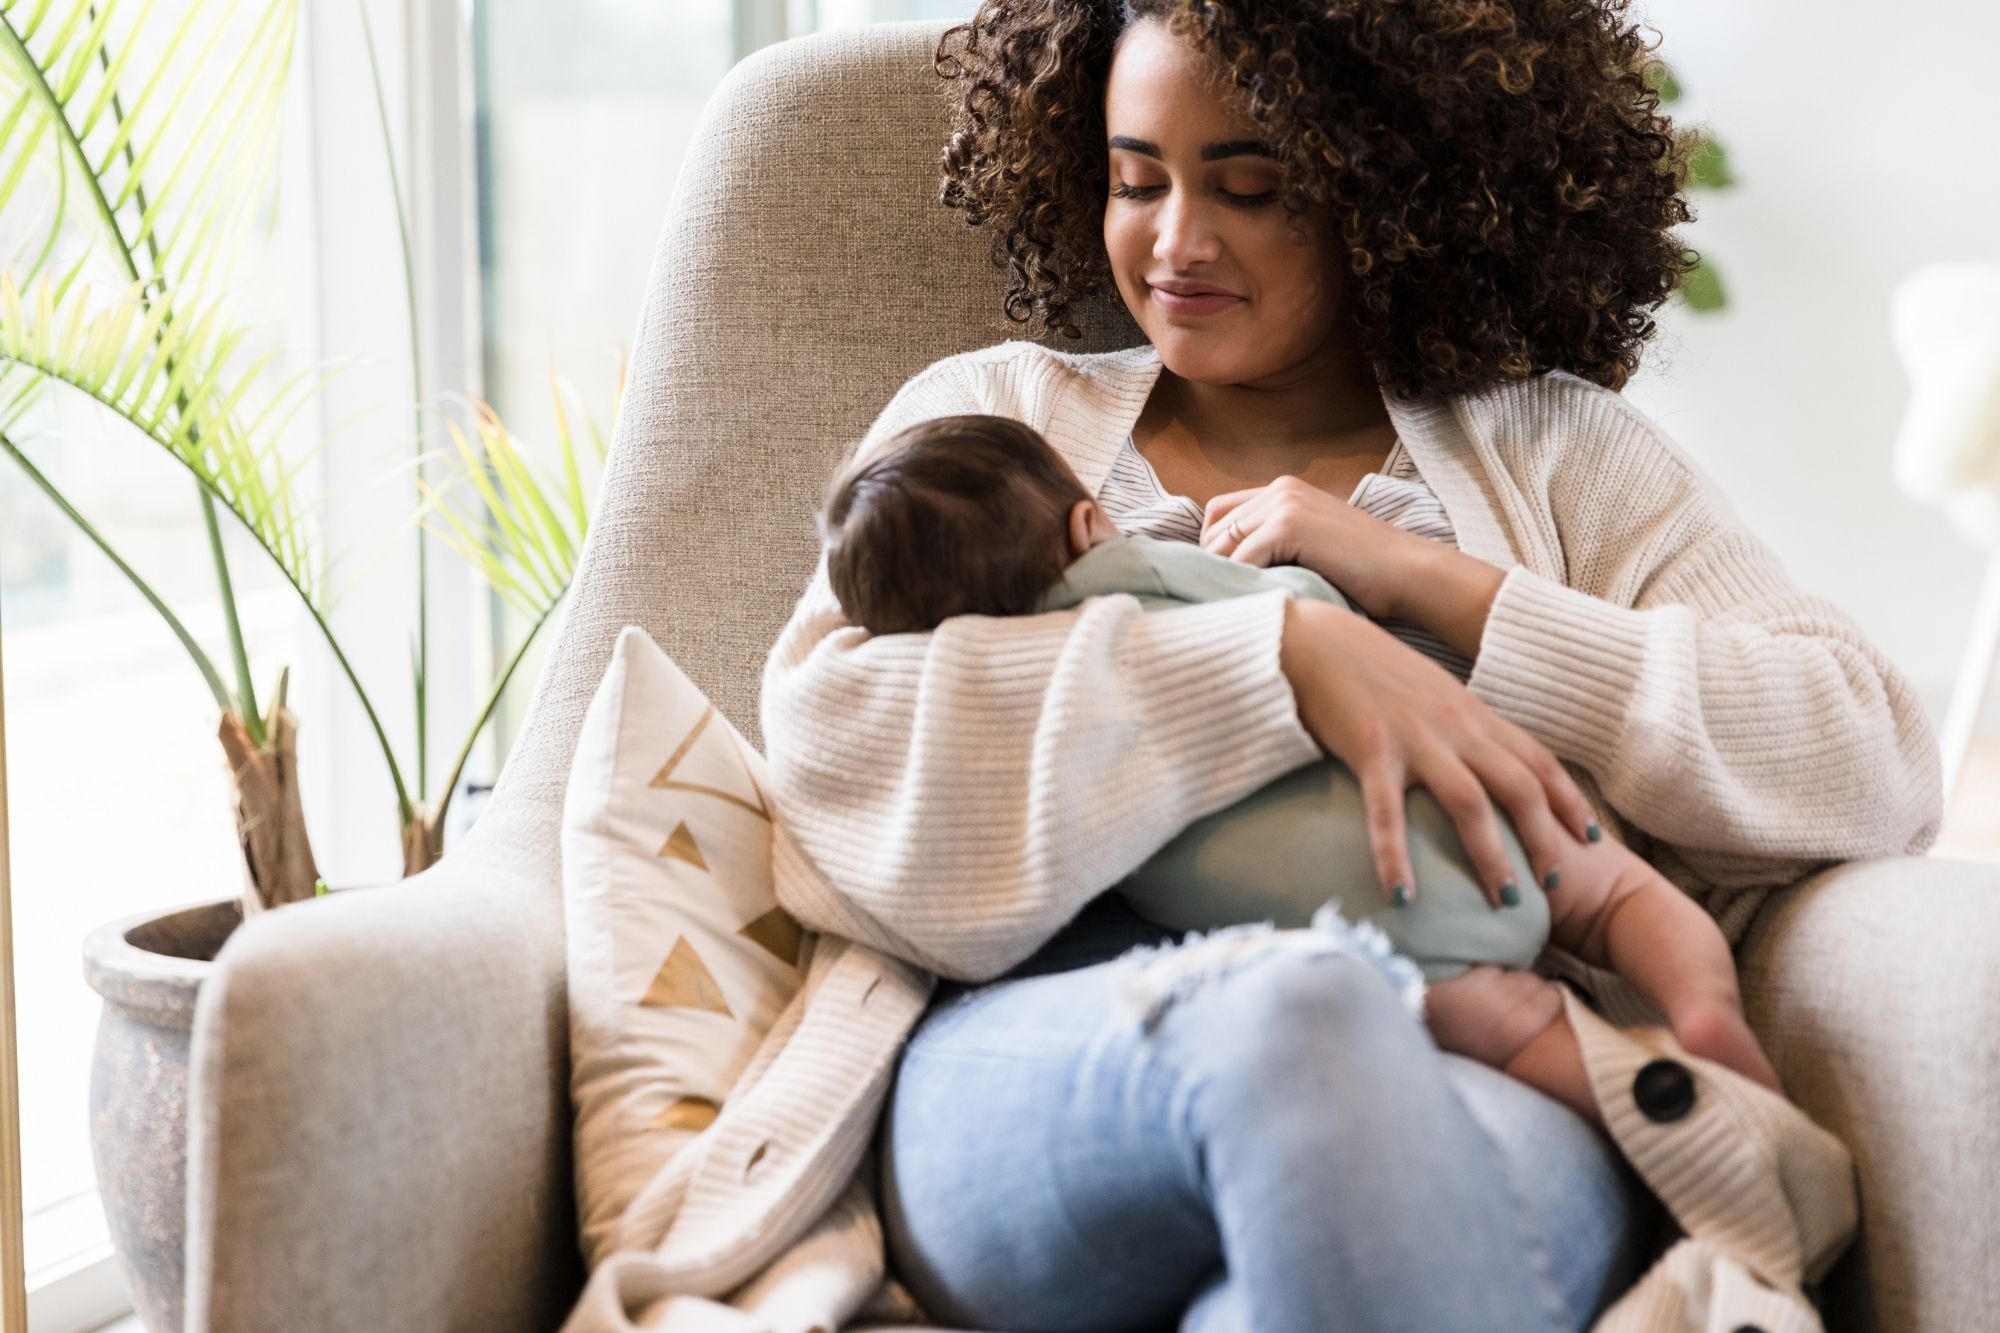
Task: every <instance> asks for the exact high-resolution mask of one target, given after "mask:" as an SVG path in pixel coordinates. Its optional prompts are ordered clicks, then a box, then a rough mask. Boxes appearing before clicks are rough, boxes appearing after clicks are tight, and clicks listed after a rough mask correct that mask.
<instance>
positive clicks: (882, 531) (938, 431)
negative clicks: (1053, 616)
mask: <svg viewBox="0 0 2000 1333" xmlns="http://www.w3.org/2000/svg"><path fill="white" fill-rule="evenodd" d="M1089 498H1090V494H1089V492H1087V491H1086V490H1084V488H1083V484H1082V483H1081V482H1079V481H1078V480H1077V478H1076V474H1075V473H1073V472H1071V471H1070V470H1069V467H1068V466H1067V465H1066V464H1065V463H1064V462H1063V460H1062V458H1061V456H1060V455H1058V454H1057V453H1056V451H1055V450H1054V449H1053V448H1051V447H1050V445H1049V442H1048V441H1047V440H1044V439H1043V438H1042V437H1041V436H1040V435H1039V434H1037V433H1036V432H1035V431H1033V430H1031V429H1029V428H1028V427H1027V426H1024V425H1022V424H1021V423H1020V422H1018V421H1014V420H1012V419H1010V418H1007V417H993V416H954V417H936V418H934V419H932V420H930V421H922V422H919V423H917V424H916V425H914V426H910V427H907V428H906V429H904V430H902V431H899V432H897V433H896V434H895V435H893V436H891V437H890V438H889V439H888V441H886V442H885V443H884V444H883V446H882V447H881V448H880V449H879V450H877V451H876V452H874V453H873V454H871V455H869V456H868V457H866V458H865V459H862V460H860V461H858V462H856V463H853V464H850V465H849V466H848V467H847V468H846V470H844V471H843V472H842V473H841V474H840V476H839V477H837V478H835V480H834V483H833V491H832V494H831V495H830V496H829V497H828V498H827V502H826V508H825V509H824V510H823V511H822V512H821V514H820V519H819V528H820V537H821V538H822V540H824V541H825V543H826V573H827V580H828V581H829V582H830V583H831V584H832V585H833V591H834V595H835V596H837V597H839V598H840V605H841V609H842V610H843V611H845V612H846V613H847V618H848V620H850V621H851V622H853V623H854V624H856V625H860V626H862V627H863V628H865V629H867V630H868V631H870V632H871V633H874V634H901V633H906V632H908V631H912V630H927V629H935V628H937V626H938V625H940V624H942V623H943V622H944V621H945V620H947V619H949V618H950V617H952V616H957V615H967V614H971V615H984V616H1013V615H1022V614H1025V613H1027V612H1030V611H1033V610H1034V609H1035V608H1036V606H1037V605H1038V604H1039V603H1040V601H1041V599H1042V595H1043V594H1044V593H1046V592H1047V591H1048V590H1049V589H1050V588H1051V587H1053V586H1054V585H1055V583H1056V580H1058V579H1060V578H1061V577H1062V572H1063V568H1064V566H1065V565H1067V564H1068V558H1067V557H1068V549H1069V548H1068V536H1067V534H1068V531H1069V511H1070V509H1071V507H1072V506H1074V505H1075V504H1076V502H1077V501H1078V500H1088V499H1089Z"/></svg>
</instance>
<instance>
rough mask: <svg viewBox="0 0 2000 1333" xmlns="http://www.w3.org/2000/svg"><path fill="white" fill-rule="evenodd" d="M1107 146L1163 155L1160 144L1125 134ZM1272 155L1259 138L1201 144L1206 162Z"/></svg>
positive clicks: (1117, 136)
mask: <svg viewBox="0 0 2000 1333" xmlns="http://www.w3.org/2000/svg"><path fill="white" fill-rule="evenodd" d="M1106 146H1107V147H1111V148H1123V149H1125V150H1126V151H1127V152H1132V153H1144V154H1145V155H1146V156H1147V157H1159V156H1160V155H1161V154H1160V146H1159V145H1158V144H1156V143H1149V142H1148V141H1146V140H1144V139H1134V138H1131V137H1129V136H1127V135H1123V134H1114V135H1112V136H1111V138H1110V139H1109V140H1108V141H1107V144H1106ZM1271 155H1272V154H1271V150H1270V149H1269V148H1268V147H1266V146H1265V145H1264V143H1263V142H1262V141H1261V140H1258V139H1229V140H1225V141H1224V142H1222V143H1205V144H1203V145H1202V146H1201V160H1202V161H1204V162H1220V161H1221V160H1222V159H1223V158H1225V157H1270V156H1271Z"/></svg>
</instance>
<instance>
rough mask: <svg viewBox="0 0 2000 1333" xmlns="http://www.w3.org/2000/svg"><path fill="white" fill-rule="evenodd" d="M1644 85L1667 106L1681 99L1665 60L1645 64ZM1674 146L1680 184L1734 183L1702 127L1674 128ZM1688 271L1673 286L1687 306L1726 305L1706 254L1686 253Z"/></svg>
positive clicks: (1708, 309)
mask: <svg viewBox="0 0 2000 1333" xmlns="http://www.w3.org/2000/svg"><path fill="white" fill-rule="evenodd" d="M1646 84H1647V86H1648V87H1649V88H1651V89H1652V90H1653V92H1654V94H1655V95H1656V96H1658V97H1659V99H1660V101H1661V102H1663V103H1665V104H1666V105H1668V106H1671V105H1673V104H1674V103H1676V102H1678V101H1680V100H1681V98H1682V96H1683V94H1682V92H1681V84H1680V80H1679V79H1678V78H1676V77H1675V76H1674V71H1673V68H1672V67H1671V66H1669V65H1668V64H1667V63H1666V62H1665V61H1658V60H1656V61H1654V62H1653V63H1652V64H1650V65H1648V66H1647V67H1646ZM1675 138H1676V140H1677V142H1676V145H1675V146H1676V149H1677V151H1676V152H1675V153H1674V157H1673V162H1674V166H1673V170H1675V171H1677V172H1679V173H1680V180H1681V184H1682V185H1683V186H1685V187H1686V188H1687V189H1689V190H1729V189H1734V188H1735V186H1736V176H1735V174H1734V173H1733V172H1731V171H1730V169H1729V154H1728V152H1727V151H1726V150H1725V149H1724V148H1723V146H1722V141H1721V140H1720V139H1718V138H1716V137H1715V135H1714V134H1713V133H1712V132H1711V131H1710V130H1709V129H1708V128H1707V127H1706V126H1700V125H1697V126H1693V127H1690V128H1685V129H1680V130H1676V131H1675ZM1687 259H1688V270H1687V273H1686V274H1685V275H1684V276H1683V277H1682V278H1681V285H1680V286H1679V287H1678V288H1677V289H1676V293H1677V294H1678V295H1679V297H1680V298H1681V300H1682V301H1684V302H1686V303H1687V308H1688V309H1690V310H1692V311H1694V312H1695V313H1696V314H1711V313H1713V312H1715V311H1718V310H1722V309H1724V308H1725V307H1727V306H1728V304H1729V293H1728V292H1727V291H1726V290H1724V288H1723V285H1722V275H1721V274H1720V273H1719V272H1717V271H1716V268H1715V265H1713V264H1711V263H1709V261H1708V258H1707V256H1705V255H1703V254H1701V253H1700V252H1698V251H1694V250H1690V251H1688V252H1687Z"/></svg>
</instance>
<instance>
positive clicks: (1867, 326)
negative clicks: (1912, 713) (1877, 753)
mask: <svg viewBox="0 0 2000 1333" xmlns="http://www.w3.org/2000/svg"><path fill="white" fill-rule="evenodd" d="M1639 12H1641V13H1643V14H1644V15H1645V16H1646V18H1647V19H1648V20H1649V21H1650V22H1651V24H1652V25H1653V26H1654V27H1655V28H1657V29H1658V30H1659V31H1660V32H1661V34H1662V36H1663V39H1664V40H1663V44H1662V46H1661V49H1660V50H1661V54H1662V55H1663V56H1664V57H1665V58H1666V59H1667V60H1668V61H1669V62H1670V63H1671V64H1672V65H1673V66H1674V68H1675V70H1676V72H1677V73H1678V74H1679V76H1680V81H1681V83H1682V85H1683V88H1684V90H1685V92H1686V94H1687V96H1686V98H1685V99H1684V100H1683V101H1682V102H1681V103H1680V104H1679V105H1678V106H1677V107H1676V108H1675V109H1676V111H1677V112H1679V113H1681V114H1682V115H1683V116H1685V117H1687V118H1688V119H1699V120H1703V121H1706V122H1708V123H1709V124H1710V125H1711V126H1712V128H1713V129H1714V130H1715V131H1716V133H1717V134H1718V136H1719V137H1720V138H1721V139H1722V140H1723V142H1724V143H1725V144H1726V146H1727V148H1728V150H1729V153H1730V157H1731V160H1732V165H1733V166H1734V168H1735V173H1736V176H1737V178H1738V181H1739V185H1738V187H1737V188H1736V189H1735V190H1733V191H1729V192H1726V193H1718V194H1703V195H1698V196H1697V197H1696V198H1697V207H1698V209H1699V211H1700V214H1701V216H1700V219H1699V221H1698V222H1697V223H1696V224H1695V225H1694V226H1693V227H1691V228H1689V230H1688V233H1687V235H1688V239H1689V240H1690V242H1691V243H1693V244H1694V245H1695V246H1696V247H1697V248H1699V249H1700V250H1702V251H1703V252H1704V253H1705V254H1707V255H1709V256H1711V257H1712V259H1713V260H1714V262H1715V263H1716V264H1717V266H1718V267H1719V268H1720V270H1721V272H1722V275H1723V278H1724V280H1725V282H1726V283H1727V284H1728V287H1729V292H1730V308H1729V309H1728V310H1726V311H1724V312H1722V313H1721V314H1719V315H1710V316H1700V315H1693V314H1690V313H1688V312H1687V311H1686V310H1684V309H1682V308H1681V307H1679V306H1678V305H1675V306H1673V307H1670V308H1669V309H1668V311H1667V312H1666V313H1665V316H1664V318H1663V319H1662V325H1663V330H1662V335H1661V337H1660V339H1659V340H1658V341H1657V342H1656V343H1655V344H1654V347H1653V349H1652V352H1651V354H1650V355H1649V358H1648V362H1647V365H1646V367H1645V370H1644V372H1643V374H1642V376H1641V378H1640V380H1639V381H1638V382H1636V383H1635V384H1634V386H1633V387H1632V388H1631V389H1630V390H1629V392H1628V396H1629V397H1630V398H1631V399H1632V401H1633V402H1635V403H1636V404H1637V405H1638V406H1639V407H1641V408H1642V409H1643V410H1644V411H1646V412H1647V413H1648V414H1649V415H1651V416H1652V417H1653V418H1654V420H1656V421H1657V422H1659V423H1660V424H1661V425H1662V426H1663V427H1664V428H1665V429H1666V430H1667V432H1668V433H1669V434H1671V435H1672V436H1674V437H1675V438H1676V439H1677V440H1678V441H1679V442H1680V443H1681V444H1682V445H1683V446H1685V447H1686V448H1687V449H1688V451H1689V452H1690V453H1692V454H1693V455H1694V456H1695V458H1696V459H1697V460H1698V461H1699V462H1700V463H1701V465H1702V466H1703V467H1704V468H1706V469H1707V470H1708V471H1709V473H1710V474H1711V475H1712V476H1713V477H1714V478H1715V479H1716V481H1717V482H1719V483H1720V484H1721V486H1722V487H1723V489H1724V490H1725V491H1726V492H1728V494H1729V496H1730V498H1731V499H1732V500H1733V501H1734V503H1735V505H1736V507H1737V510H1738V512H1739V513H1740V514H1741V515H1742V516H1743V518H1744V519H1745V520H1746V521H1747V522H1748V523H1749V524H1750V526H1751V527H1752V528H1753V529H1754V530H1755V531H1757V532H1758V533H1759V534H1761V535H1762V536H1763V537H1764V539H1765V540H1766V541H1768V542H1769V543H1770V544H1771V546H1772V547H1774V548H1775V549H1776V551H1777V552H1778V555H1779V557H1780V558H1781V559H1782V560H1783V561H1784V562H1785V565H1786V568H1787V569H1788V570H1789V571H1790V573H1791V574H1792V576H1793V578H1794V579H1795V580H1796V581H1797V582H1799V583H1800V584H1801V585H1803V586H1804V587H1805V588H1807V589H1808V590H1810V591H1813V592H1817V593H1820V594H1823V595H1825V596H1828V597H1831V598H1833V599H1835V600H1836V601H1838V602H1839V603H1840V604H1841V605H1842V606H1844V607H1845V608H1847V610H1848V611H1849V612H1850V613H1851V614H1852V615H1853V616H1854V617H1855V619H1856V620H1857V621H1859V622H1860V624H1861V626H1862V628H1863V630H1864V631H1865V632H1866V633H1867V634H1868V635H1869V637H1870V638H1872V639H1873V640H1874V641H1875V642H1876V643H1877V644H1879V645H1880V646H1881V647H1882V648H1883V649H1884V650H1885V651H1886V652H1887V653H1888V654H1889V655H1890V656H1891V657H1892V658H1894V659H1895V661H1896V662H1897V663H1898V664H1899V665H1900V666H1901V667H1902V668H1903V669H1904V670H1905V671H1907V672H1908V673H1909V675H1910V676H1911V678H1912V679H1913V680H1914V681H1915V683H1916V684H1917V686H1918V688H1919V689H1921V690H1922V691H1923V693H1924V696H1925V699H1926V702H1927V703H1928V704H1929V706H1930V708H1931V710H1932V717H1933V719H1934V720H1936V719H1940V718H1941V717H1942V715H1943V710H1944V701H1945V699H1946V698H1947V697H1948V695H1949V692H1950V689H1951V683H1952V679H1953V676H1954V674H1955V673H1956V671H1957V669H1958V655H1959V653H1960V651H1961V650H1962V648H1963V646H1964V642H1965V639H1966V632H1967V626H1966V622H1967V619H1968V617H1969V616H1970V614H1971V609H1972V604H1973V600H1974V598H1975V597H1976V595H1977V592H1978V586H1979V577H1980V572H1981V570H1982V569H1983V567H1984V561H1983V557H1982V556H1981V554H1980V553H1979V552H1977V551H1976V550H1975V549H1974V548H1972V547H1971V546H1969V545H1968V544H1967V543H1966V542H1964V541H1963V540H1962V539H1960V538H1959V537H1957V536H1956V535H1955V534H1954V533H1953V532H1952V531H1951V530H1950V529H1949V528H1948V527H1946V526H1945V524H1944V523H1943V521H1942V518H1941V516H1940V515H1939V514H1938V513H1937V512H1936V511H1934V510H1932V509H1930V508H1929V507H1927V506H1925V505H1922V504H1919V503H1917V502H1916V501H1913V500H1910V499H1908V498H1906V497H1904V496H1903V495H1902V494H1901V493H1899V492H1898V491H1897V490H1896V489H1895V483H1894V481H1893V479H1892V476H1891V472H1890V452H1891V447H1892V444H1893V441H1894V439H1895V433H1896V428H1897V423H1898V420H1899V418H1900V416H1901V413H1902V409H1903V405H1904V403H1905V401H1906V398H1907V392H1908V391H1907V386H1906V383H1905V380H1904V378H1903V374H1902V370H1901V368H1900V366H1899V364H1898V363H1897V361H1896V359H1895V354H1894V352H1893V349H1892V348H1891V346H1890V342H1889V330H1888V305H1889V297H1890V293H1891V291H1892V290H1893V289H1894V287H1895V285H1896V283H1897V282H1898V281H1899V280H1900V279H1901V278H1902V277H1903V276H1904V275H1906V274H1908V273H1909V272H1911V271H1912V270H1914V269H1916V268H1918V267H1920V266H1922V265H1924V264H1927V263H1930V262H1933V261H1937V260H1966V259H1979V260H1983V261H1987V262H2000V173H1996V172H1995V171H1994V170H1993V164H1994V163H1995V161H1996V160H2000V154H1997V153H1996V152H1995V151H1994V149H1993V148H1992V146H1991V143H1990V136H1991V134H1992V133H1993V129H1994V125H1995V122H1996V120H2000V116H1996V113H1995V108H1994V103H1993V101H1992V99H1991V96H1990V89H1991V88H1992V86H1993V84H1992V54H1993V52H1994V51H1995V50H1996V49H2000V6H1996V5H1993V4H1990V3H1984V2H1983V0H1982V2H1978V3H1969V2H1967V0H1959V2H1958V3H1952V0H1912V2H1911V3H1909V4H1905V5H1901V6H1897V7H1895V8H1886V7H1884V6H1882V5H1880V4H1873V3H1862V2H1861V0H1825V2H1824V3H1820V4H1814V5H1807V4H1802V3H1797V2H1796V0H1793V2H1792V3H1784V4H1774V3H1768V0H1767V2H1765V3H1754V4H1752V3H1744V0H1642V3H1641V5H1640V6H1639ZM1995 693H1996V694H2000V690H1996V691H1995ZM1995 702H2000V701H1989V718H1991V716H1992V710H1993V704H1994V703H1995Z"/></svg>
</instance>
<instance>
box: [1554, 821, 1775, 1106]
mask: <svg viewBox="0 0 2000 1333" xmlns="http://www.w3.org/2000/svg"><path fill="white" fill-rule="evenodd" d="M1549 937H1550V938H1551V939H1552V940H1554V941H1555V942H1556V943H1557V944H1560V945H1561V946H1563V947H1564V948H1565V949H1568V950H1570V951H1571V952H1572V953H1574V954H1576V955H1577V957H1579V958H1581V959H1583V960H1584V961H1585V962H1587V963H1592V964H1594V965H1596V966H1598V967H1608V968H1610V969H1611V970H1612V971H1614V972H1616V973H1618V975H1620V976H1622V977H1624V978H1625V979H1626V980H1627V981H1629V982H1631V983H1632V984H1633V985H1634V986H1637V987H1638V988H1639V990H1640V992H1641V993H1642V994H1644V995H1645V996H1646V997H1647V998H1648V999H1650V1000H1651V1001H1652V1002H1653V1003H1654V1004H1657V1005H1658V1006H1659V1007H1660V1009H1661V1010H1662V1011H1663V1012H1665V1014H1666V1016H1667V1022H1668V1024H1669V1025H1670V1026H1671V1027H1672V1028H1673V1032H1674V1037H1675V1039H1676V1040H1677V1041H1679V1042H1680V1044H1681V1045H1683V1046H1685V1047H1686V1048H1687V1049H1688V1051H1689V1052H1690V1053H1692V1054H1694V1055H1698V1056H1701V1057H1702V1058H1703V1059H1706V1060H1713V1061H1715V1062H1716V1063H1717V1064H1720V1065H1723V1066H1725V1067H1727V1068H1729V1069H1733V1070H1735V1071H1736V1072H1737V1073H1739V1074H1742V1075H1744V1076H1745V1077H1746V1078H1752V1079H1755V1080H1756V1081H1757V1082H1759V1083H1762V1084H1763V1085H1764V1086H1765V1087H1768V1088H1770V1089H1771V1090H1772V1091H1774V1092H1782V1091H1783V1089H1782V1088H1781V1087H1780V1086H1779V1084H1778V1074H1777V1071H1776V1070H1774V1069H1772V1068H1771V1062H1770V1061H1769V1060H1767V1059H1766V1058H1765V1056H1764V1051H1763V1048H1762V1047H1761V1046H1759V1045H1758V1044H1757V1038H1756V1036H1755V1035H1754V1034H1753V1033H1752V1032H1751V1031H1750V1024H1749V1023H1748V1022H1747V1021H1746V1020H1745V1019H1744V1017H1743V1000H1742V996H1741V994H1740V993H1739V992H1738V990H1737V985H1736V960H1735V959H1734V958H1732V957H1731V956H1730V953H1729V943H1728V941H1726V940H1725V939H1723V937H1722V931H1721V930H1720V929H1718V928H1717V927H1716V924H1715V922H1714V921H1713V920H1712V919H1710V917H1709V915H1708V913H1706V912H1704V911H1703V910H1702V909H1701V907H1700V906H1699V905H1698V904H1697V903H1696V902H1695V901H1694V900H1693V899H1692V898H1690V897H1688V896H1687V895H1686V894H1685V893H1682V892H1681V891H1680V890H1679V889H1678V888H1676V887H1675V886H1674V885H1673V883H1672V882H1671V881H1670V880H1668V879H1667V878H1666V877H1665V876H1663V875H1661V874H1660V872H1659V871H1657V870H1655V869H1653V867H1652V866H1650V865H1648V864H1647V863H1646V862H1645V860H1644V859H1642V858H1641V857H1640V856H1639V855H1638V854H1637V853H1635V852H1633V851H1631V850H1630V849H1629V848H1626V847H1623V846H1621V845H1619V844H1618V843H1615V842H1610V841H1606V842H1603V843H1600V844H1597V845H1595V846H1586V845H1584V844H1576V846H1575V847H1574V848H1573V849H1572V851H1571V853H1570V854H1569V856H1567V857H1566V858H1565V861H1564V865H1563V871H1562V882H1561V886H1560V887H1559V888H1558V889H1557V890H1556V891H1555V892H1554V893H1553V894H1551V895H1550V898H1549Z"/></svg>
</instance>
